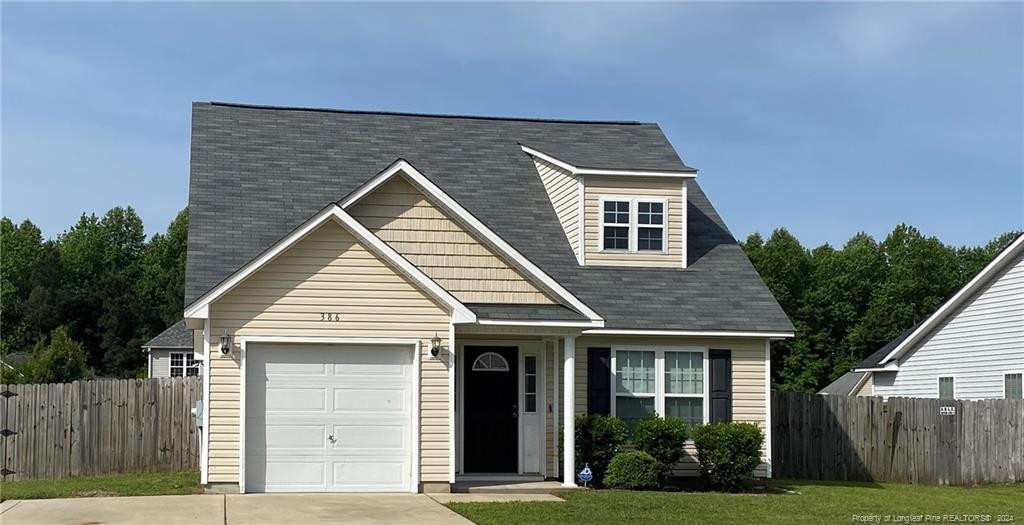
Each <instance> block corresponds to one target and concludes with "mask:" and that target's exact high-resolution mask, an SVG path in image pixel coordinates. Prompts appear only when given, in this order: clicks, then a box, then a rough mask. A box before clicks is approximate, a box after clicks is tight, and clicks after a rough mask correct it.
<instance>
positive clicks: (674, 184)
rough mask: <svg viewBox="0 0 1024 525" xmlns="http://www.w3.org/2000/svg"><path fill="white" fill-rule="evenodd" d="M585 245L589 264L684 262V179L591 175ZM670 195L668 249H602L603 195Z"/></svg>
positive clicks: (668, 264)
mask: <svg viewBox="0 0 1024 525" xmlns="http://www.w3.org/2000/svg"><path fill="white" fill-rule="evenodd" d="M583 191H584V202H583V207H584V208H583V209H584V212H583V213H584V215H585V220H584V225H583V227H584V236H583V237H584V238H583V242H584V245H585V246H584V249H585V250H586V257H585V262H586V264H587V265H588V266H646V267H655V266H659V267H670V268H679V267H681V266H683V241H684V239H683V229H684V218H683V214H684V205H683V181H681V180H679V179H666V178H653V177H610V176H593V175H588V176H587V177H586V180H585V183H584V190H583ZM602 197H627V198H640V199H642V198H646V197H650V198H655V199H666V200H667V201H668V209H667V210H666V213H667V217H666V221H667V223H668V252H667V253H662V252H632V253H627V252H621V251H602V249H601V247H602V242H603V239H602V231H601V216H602V210H601V198H602Z"/></svg>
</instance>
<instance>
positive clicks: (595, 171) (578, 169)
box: [519, 144, 697, 179]
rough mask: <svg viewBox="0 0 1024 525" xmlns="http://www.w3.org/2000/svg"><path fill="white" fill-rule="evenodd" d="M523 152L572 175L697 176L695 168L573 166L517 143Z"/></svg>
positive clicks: (690, 177) (688, 177)
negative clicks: (675, 169) (645, 168)
mask: <svg viewBox="0 0 1024 525" xmlns="http://www.w3.org/2000/svg"><path fill="white" fill-rule="evenodd" d="M519 146H520V147H521V148H522V149H523V151H524V152H526V153H527V154H529V155H532V156H534V157H537V158H539V159H542V160H544V161H547V162H549V163H551V164H554V165H555V166H558V167H559V168H562V169H564V170H566V171H568V172H569V173H571V174H573V175H612V176H616V175H617V176H624V177H675V178H682V179H694V178H697V170H695V169H692V168H691V169H689V170H678V171H672V170H643V169H640V170H632V169H607V168H587V167H583V166H575V165H573V164H570V163H568V162H566V161H564V160H561V159H558V158H555V157H554V156H552V155H548V154H547V153H544V152H543V151H540V150H538V149H534V148H531V147H529V146H526V145H523V144H520V145H519Z"/></svg>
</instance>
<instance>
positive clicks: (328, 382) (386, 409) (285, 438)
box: [245, 344, 413, 492]
mask: <svg viewBox="0 0 1024 525" xmlns="http://www.w3.org/2000/svg"><path fill="white" fill-rule="evenodd" d="M245 368H246V386H245V403H246V406H245V412H246V425H245V490H246V492H347V491H379V492H391V491H403V492H404V491H408V490H409V487H410V477H411V468H412V414H413V407H412V388H413V351H412V348H411V347H410V346H404V347H402V346H373V345H369V346H343V345H326V344H321V345H291V344H287V345H286V344H273V345H271V344H265V345H251V346H249V348H248V349H247V350H246V364H245Z"/></svg>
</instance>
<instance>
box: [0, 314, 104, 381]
mask: <svg viewBox="0 0 1024 525" xmlns="http://www.w3.org/2000/svg"><path fill="white" fill-rule="evenodd" d="M69 332H70V331H69V330H68V327H67V326H59V327H57V329H55V330H54V331H53V333H52V334H50V341H49V343H48V344H47V343H46V342H45V341H44V340H40V341H39V342H38V343H36V346H35V348H34V349H33V350H32V354H31V355H30V356H29V358H28V359H27V360H26V361H25V362H24V363H23V364H21V365H19V366H18V367H16V368H15V370H14V371H13V373H8V374H5V377H4V379H5V381H8V382H10V383H70V382H72V381H77V380H79V379H84V378H86V377H88V376H90V375H91V372H90V370H89V368H88V366H87V365H86V354H85V351H84V350H83V349H82V346H81V345H79V344H78V343H77V342H75V341H74V340H73V339H71V336H70V333H69Z"/></svg>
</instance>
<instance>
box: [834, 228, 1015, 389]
mask: <svg viewBox="0 0 1024 525" xmlns="http://www.w3.org/2000/svg"><path fill="white" fill-rule="evenodd" d="M851 373H852V374H864V375H863V377H862V378H861V379H860V382H861V386H860V387H858V388H857V389H855V390H856V392H858V393H860V394H861V395H875V396H882V397H885V398H889V397H927V398H939V399H998V398H1016V399H1020V398H1021V378H1022V374H1024V235H1022V236H1021V237H1018V238H1017V240H1015V241H1014V242H1013V243H1011V244H1010V245H1009V246H1008V247H1007V248H1006V249H1004V250H1003V251H1002V252H1001V253H1000V254H999V255H998V256H996V258H995V259H994V260H993V261H992V262H991V263H989V264H988V265H987V266H986V267H985V268H984V269H983V270H982V271H981V272H980V273H979V274H978V275H976V276H975V277H974V278H973V279H971V281H970V282H968V283H967V284H966V285H965V286H964V287H963V288H961V289H960V290H959V291H958V292H957V293H956V294H955V295H954V296H953V297H952V298H951V299H950V300H949V301H946V303H945V304H943V305H942V306H941V307H939V309H938V310H936V312H935V313H934V314H932V315H931V316H930V317H928V318H927V319H925V320H924V321H923V322H921V323H920V324H918V325H917V326H915V327H913V328H911V329H909V330H907V331H906V332H904V333H903V334H902V335H900V337H897V338H896V339H894V340H893V341H891V342H890V343H889V344H887V345H885V346H884V347H882V348H881V349H879V350H878V351H877V352H875V353H874V354H872V355H871V356H870V357H868V358H867V359H865V360H864V361H863V362H862V363H860V364H859V365H858V366H857V367H856V368H855V369H854V371H853V372H851ZM844 377H845V376H844ZM839 381H844V379H843V378H840V379H839ZM831 387H832V385H829V387H826V390H828V389H829V388H831Z"/></svg>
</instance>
